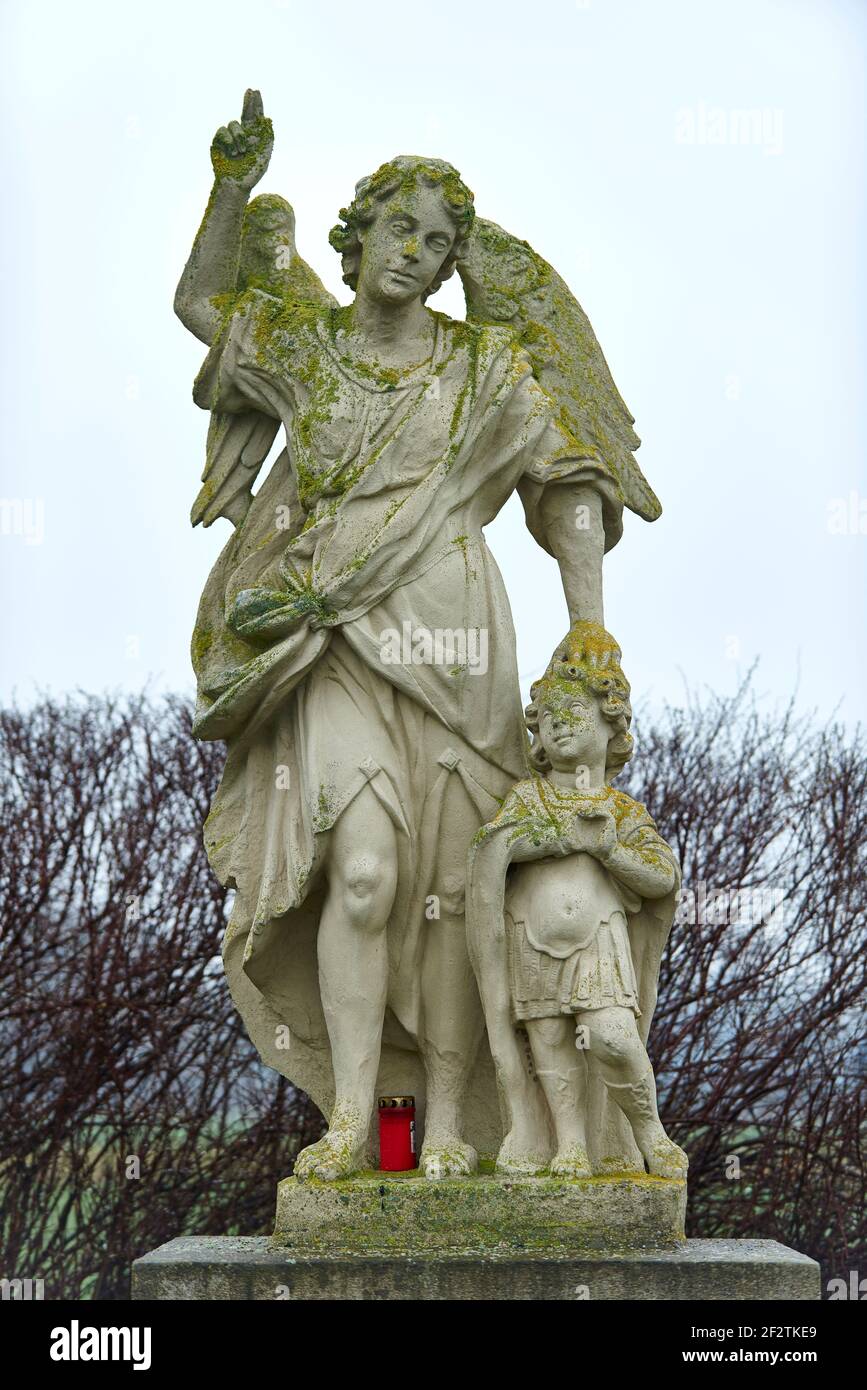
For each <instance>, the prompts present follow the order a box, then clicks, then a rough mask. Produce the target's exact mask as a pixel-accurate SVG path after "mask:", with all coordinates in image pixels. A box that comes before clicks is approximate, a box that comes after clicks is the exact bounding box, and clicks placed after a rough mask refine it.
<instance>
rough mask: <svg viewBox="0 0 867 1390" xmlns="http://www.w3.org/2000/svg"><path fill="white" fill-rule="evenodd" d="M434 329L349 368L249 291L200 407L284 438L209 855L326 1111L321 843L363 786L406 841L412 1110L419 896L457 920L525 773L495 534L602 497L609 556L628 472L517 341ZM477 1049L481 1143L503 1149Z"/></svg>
mask: <svg viewBox="0 0 867 1390" xmlns="http://www.w3.org/2000/svg"><path fill="white" fill-rule="evenodd" d="M434 320H435V330H436V331H435V343H434V348H433V353H432V356H431V358H430V360H429V361H427V362H424V363H420V364H419V365H418V366H417V367H416V368H414V369H412V370H410V371H407V372H400V373H398V372H395V371H389V370H374V369H371V368H370V367H367V366H364V365H362V364H359V363H356V362H353V361H351V360H349V359H348V358H347V357H346V356H345V355H343V353H342V351H341V347H340V337H339V333H338V326H339V323H340V311H339V310H336V311H335V310H333V309H330V308H327V307H326V308H316V309H313V308H312V307H310V306H288V305H286V304H285V303H283V302H282V301H280V300H277V299H274V298H272V297H271V296H269V295H267V294H264V293H263V292H261V291H250V292H248V293H246V294H244V295H243V296H241V298H240V299H239V300H238V301H237V302H236V305H235V307H234V310H233V312H232V313H231V315H230V316H229V317H228V318H227V320H226V322H225V324H224V326H223V329H222V331H221V333H220V334H219V336H218V338H217V340H216V341H215V343H214V346H213V347H212V349H211V351H210V353H209V354H208V357H207V359H206V361H205V364H204V366H203V368H202V371H201V372H200V374H199V376H198V378H197V381H196V385H195V388H194V398H195V400H196V403H197V404H198V405H199V406H201V407H202V408H203V409H205V410H208V411H211V412H214V413H220V414H221V415H223V416H225V417H231V416H238V417H247V418H248V419H252V420H254V419H255V416H256V414H258V415H259V416H261V417H265V418H266V419H270V420H272V421H276V422H278V426H279V425H282V427H283V429H284V430H285V439H286V447H285V449H284V450H283V452H282V453H281V454H280V455H279V456H278V458H277V459H276V461H275V463H274V464H273V466H272V468H271V471H270V473H269V474H268V476H267V478H266V480H265V482H264V483H263V485H262V486H261V487H260V488H259V490H258V492H257V493H256V495H255V496H254V498H253V501H252V504H251V506H250V509H249V511H248V513H247V516H246V518H245V520H244V521H243V523H242V524H241V526H240V527H239V528H238V530H237V531H236V532H235V534H234V535H233V537H232V538H231V540H230V541H229V542H228V544H227V545H226V547H225V548H224V550H223V552H222V554H221V555H220V557H219V559H218V561H217V563H216V565H215V566H214V569H213V570H212V572H211V575H210V577H209V579H208V582H207V585H206V588H205V591H204V593H203V595H202V600H201V603H200V607H199V615H198V621H197V626H196V631H195V634H194V638H193V644H192V655H193V664H194V667H195V671H196V676H197V682H198V701H197V710H196V718H195V723H194V733H195V734H196V735H197V737H199V738H203V739H222V740H225V741H226V744H227V747H228V757H227V762H226V768H225V772H224V775H223V779H222V781H221V784H220V787H219V789H218V791H217V793H216V796H215V798H214V802H213V805H212V808H211V813H210V816H209V818H208V821H207V824H206V830H205V840H206V845H207V850H208V855H209V858H210V861H211V864H212V866H213V868H214V870H215V872H216V873H217V875H218V877H219V878H220V880H221V882H223V883H224V884H226V885H228V886H230V887H234V888H235V889H236V890H237V893H236V902H235V908H234V911H233V915H232V921H231V922H230V925H229V929H228V932H227V937H226V942H225V945H224V959H225V962H226V968H227V972H228V975H229V981H230V985H231V988H232V991H233V995H234V997H235V1000H236V1003H237V1004H238V1007H239V1008H240V1010H241V1013H242V1015H243V1016H244V1019H245V1023H246V1024H247V1026H248V1029H249V1030H250V1032H251V1036H253V1039H254V1041H255V1042H256V1044H257V1046H258V1048H259V1051H260V1053H261V1054H262V1056H263V1059H264V1060H265V1061H267V1062H268V1064H269V1065H271V1066H274V1067H276V1068H277V1069H278V1070H279V1071H281V1072H283V1074H284V1075H286V1076H288V1077H290V1079H291V1080H293V1081H294V1082H295V1083H296V1084H298V1085H300V1086H302V1087H303V1088H304V1089H306V1090H307V1091H308V1092H310V1094H312V1095H313V1097H314V1099H315V1100H316V1101H317V1103H318V1104H319V1105H320V1106H321V1107H322V1108H323V1109H324V1110H325V1111H326V1113H327V1111H328V1109H329V1107H330V1104H331V1099H332V1094H333V1082H332V1078H331V1072H330V1060H329V1056H328V1039H327V1034H326V1031H325V1025H324V1018H323V1015H322V1008H321V1001H320V998H319V982H318V974H317V967H316V923H317V920H318V913H319V911H320V910H321V903H322V895H323V891H324V885H323V882H322V877H323V876H322V874H321V872H320V870H321V866H322V860H323V854H324V850H325V846H326V844H327V837H328V833H329V831H330V830H331V828H332V827H333V826H334V824H335V822H336V821H337V819H338V817H339V816H340V815H341V813H342V812H343V810H344V809H345V808H346V806H347V805H349V804H350V802H351V801H352V800H353V799H354V797H356V796H357V795H358V794H359V792H360V790H361V789H362V788H363V787H365V786H368V785H369V786H370V787H371V788H372V790H373V791H374V793H375V795H376V797H377V799H378V800H379V802H380V804H381V805H382V806H383V808H384V809H385V811H386V812H387V814H388V815H389V817H390V818H391V821H392V823H393V825H394V827H395V833H396V836H397V843H398V858H399V864H398V887H397V893H396V898H395V905H394V910H393V913H392V921H391V923H390V925H389V929H388V942H389V963H390V983H389V995H388V1008H389V1012H388V1016H387V1023H386V1032H385V1034H384V1046H383V1059H382V1064H381V1071H380V1087H381V1088H383V1089H396V1088H397V1087H398V1084H399V1085H400V1087H401V1088H402V1089H404V1090H406V1089H409V1090H413V1091H414V1092H416V1093H419V1092H422V1091H423V1079H422V1077H421V1074H420V1070H419V1067H418V1058H417V1055H416V1051H417V1050H416V1048H415V1038H416V1037H417V1034H418V1028H419V1020H420V1013H419V1011H420V1007H421V1006H420V997H419V977H420V961H421V959H422V956H423V951H424V931H425V922H426V917H425V902H426V899H427V898H428V896H429V894H431V893H432V892H435V891H440V892H441V893H442V894H444V895H445V896H446V898H447V899H448V900H449V903H450V904H451V910H453V911H455V912H459V911H460V910H462V905H463V904H462V894H463V884H464V879H465V869H466V853H467V850H468V848H469V841H470V839H471V837H472V833H473V831H474V829H475V828H477V827H478V826H479V825H481V824H483V823H484V822H485V821H486V820H489V819H490V818H491V816H492V815H493V814H495V812H496V810H497V808H498V806H499V805H500V803H501V802H502V799H503V797H504V796H505V795H506V794H507V792H508V790H509V788H510V786H511V785H512V784H513V783H514V782H516V781H517V780H519V779H521V778H522V777H525V776H526V775H527V763H526V749H527V738H526V732H525V729H524V725H523V717H522V708H521V699H520V691H519V685H518V676H517V667H516V652H515V635H514V630H513V626H512V619H511V613H510V609H509V603H508V598H507V596H506V592H505V588H504V585H503V581H502V578H501V576H500V573H499V570H498V568H497V565H496V563H495V561H494V559H493V556H492V555H491V552H490V551H489V550H488V548H487V545H486V543H485V540H484V536H483V528H484V527H485V526H486V525H487V524H488V523H489V522H490V521H492V520H493V518H494V517H495V516H496V515H497V513H498V512H499V510H500V509H501V507H502V506H503V505H504V504H505V502H506V501H507V500H508V498H509V497H510V496H511V494H512V493H513V492H514V491H516V490H517V491H518V492H519V494H520V496H521V499H522V502H523V505H524V508H525V513H526V517H527V523H528V526H529V529H530V531H531V533H532V534H533V535H534V537H535V538H536V539H537V541H538V542H539V543H540V544H541V545H542V546H546V541H545V537H544V534H543V532H542V528H541V522H540V520H539V504H540V499H541V497H542V494H543V492H544V490H545V489H546V488H548V487H552V486H553V487H556V486H559V485H560V484H562V483H564V482H567V481H568V482H583V483H589V484H590V485H591V486H593V487H594V488H595V489H596V490H597V492H598V494H599V495H600V497H601V500H602V510H603V520H604V525H605V530H606V543H607V545H609V546H610V545H613V544H614V543H616V541H617V539H618V538H619V535H620V527H621V512H622V505H623V502H622V497H621V495H620V493H619V490H618V486H617V483H616V480H615V479H614V476H613V474H612V473H611V472H610V470H609V469H608V468H607V466H606V465H605V463H604V461H603V460H602V459H600V458H599V457H598V456H597V455H596V454H595V452H594V450H593V449H592V448H589V447H585V446H583V445H582V444H581V442H580V441H578V440H576V439H575V438H574V437H573V436H571V435H570V434H569V432H568V430H567V429H566V428H565V426H564V425H563V424H562V423H561V421H560V419H559V416H558V411H557V408H556V406H555V405H554V403H553V402H552V401H551V399H550V398H549V397H548V396H547V394H546V393H545V392H544V391H543V389H542V388H541V387H540V386H539V384H538V383H537V382H536V381H535V379H534V377H533V375H532V372H531V370H530V365H529V361H528V359H527V357H526V355H525V353H524V352H523V351H522V349H521V348H520V347H518V345H517V344H516V342H515V340H514V338H513V336H512V334H511V333H510V332H509V330H507V329H504V328H490V327H485V326H479V325H473V324H467V323H463V322H460V321H455V320H452V319H449V318H447V317H446V316H444V315H441V314H435V315H434ZM564 498H565V494H564ZM546 548H547V547H546ZM419 633H421V634H426V635H427V638H426V640H424V641H419V640H418V639H419ZM438 634H439V635H441V634H445V638H444V640H443V641H440V640H439V638H438ZM427 639H432V640H427ZM438 642H439V645H438ZM396 650H399V652H400V657H401V659H395V655H394V653H395V651H396ZM432 653H433V655H432ZM456 825H460V826H464V827H466V833H462V834H456V833H451V834H450V833H449V827H451V828H452V831H454V827H455V826H456ZM434 884H436V888H435V887H434V886H433V885H434ZM281 1029H282V1030H283V1031H282V1032H281V1031H280V1030H281ZM275 1038H282V1039H283V1042H282V1043H280V1042H275ZM483 1052H484V1054H485V1055H484V1056H483V1057H481V1058H480V1060H479V1064H478V1066H477V1073H478V1078H477V1079H478V1085H477V1087H476V1094H477V1099H478V1101H479V1107H478V1113H479V1115H480V1116H481V1118H480V1120H479V1125H480V1126H481V1130H480V1131H479V1133H478V1134H477V1136H476V1137H477V1138H478V1139H479V1140H480V1142H481V1143H482V1147H483V1148H485V1149H490V1147H491V1145H492V1143H495V1140H496V1136H495V1133H494V1131H495V1130H496V1129H497V1127H498V1120H497V1118H496V1100H495V1092H494V1086H493V1078H492V1073H491V1067H490V1056H489V1054H488V1053H487V1049H486V1048H483ZM481 1131H484V1133H482V1132H481Z"/></svg>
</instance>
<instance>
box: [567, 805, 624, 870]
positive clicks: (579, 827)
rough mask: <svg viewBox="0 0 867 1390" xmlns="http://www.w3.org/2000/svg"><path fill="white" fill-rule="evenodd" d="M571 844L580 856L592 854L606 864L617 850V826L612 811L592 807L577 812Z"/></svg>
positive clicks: (571, 834)
mask: <svg viewBox="0 0 867 1390" xmlns="http://www.w3.org/2000/svg"><path fill="white" fill-rule="evenodd" d="M569 843H570V845H571V846H572V848H573V849H574V850H575V851H576V852H577V853H578V854H592V855H593V858H594V859H599V860H601V861H602V863H603V864H604V863H605V861H606V860H607V859H609V858H610V857H611V855H612V854H613V853H614V851H615V850H616V848H617V826H616V824H615V822H614V817H613V816H612V815H611V813H610V811H602V810H600V809H599V808H598V807H594V806H592V805H588V806H587V807H586V808H582V809H581V810H580V811H576V813H575V819H574V820H573V822H572V825H571V828H570V831H569Z"/></svg>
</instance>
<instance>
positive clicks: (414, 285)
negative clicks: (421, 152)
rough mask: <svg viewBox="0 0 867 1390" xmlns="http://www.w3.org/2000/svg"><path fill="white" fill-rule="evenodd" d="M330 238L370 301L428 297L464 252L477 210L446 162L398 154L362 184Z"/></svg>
mask: <svg viewBox="0 0 867 1390" xmlns="http://www.w3.org/2000/svg"><path fill="white" fill-rule="evenodd" d="M340 216H341V219H342V221H341V222H339V223H338V224H337V226H336V227H333V228H332V230H331V234H330V237H329V240H330V241H331V245H332V246H333V247H334V248H335V250H337V251H339V252H340V254H341V257H342V259H343V280H344V283H345V284H347V285H349V286H350V288H351V289H353V290H355V291H358V290H359V289H361V290H363V292H364V293H365V294H367V295H368V296H369V297H370V298H373V299H378V300H386V301H388V302H390V303H393V304H399V303H401V302H406V301H409V300H412V299H417V298H421V299H426V298H427V297H428V295H431V294H433V293H434V291H435V290H438V289H439V287H440V285H441V284H442V283H443V281H444V280H447V279H448V277H449V276H450V275H451V274H452V272H453V270H454V268H455V264H456V262H457V261H458V259H459V258H460V256H461V255H462V254H463V252H464V251H465V250H466V245H467V241H468V238H469V234H470V229H471V228H472V225H473V217H474V216H475V210H474V207H473V195H472V193H471V192H470V190H469V188H467V186H466V184H465V183H463V181H462V180H461V176H460V174H459V173H458V171H457V169H455V168H453V166H452V165H451V164H447V163H446V162H445V160H442V159H423V158H421V157H420V156H418V155H398V156H397V158H396V159H392V160H390V161H389V162H388V164H383V165H382V166H381V167H380V168H379V169H377V171H376V173H375V174H371V175H370V176H369V177H368V178H365V179H361V181H360V182H359V183H357V184H356V186H355V197H354V198H353V200H352V202H351V203H350V205H349V207H348V208H341V209H340Z"/></svg>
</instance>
